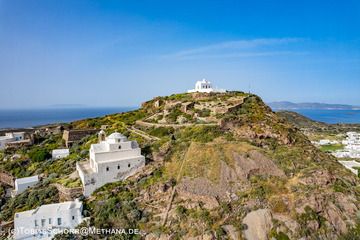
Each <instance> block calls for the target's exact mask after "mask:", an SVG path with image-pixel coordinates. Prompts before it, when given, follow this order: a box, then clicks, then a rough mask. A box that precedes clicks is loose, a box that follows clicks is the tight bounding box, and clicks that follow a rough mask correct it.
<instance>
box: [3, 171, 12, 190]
mask: <svg viewBox="0 0 360 240" xmlns="http://www.w3.org/2000/svg"><path fill="white" fill-rule="evenodd" d="M0 182H1V183H3V184H6V185H9V186H11V187H14V186H15V178H14V177H13V176H12V175H10V174H9V173H6V172H1V171H0Z"/></svg>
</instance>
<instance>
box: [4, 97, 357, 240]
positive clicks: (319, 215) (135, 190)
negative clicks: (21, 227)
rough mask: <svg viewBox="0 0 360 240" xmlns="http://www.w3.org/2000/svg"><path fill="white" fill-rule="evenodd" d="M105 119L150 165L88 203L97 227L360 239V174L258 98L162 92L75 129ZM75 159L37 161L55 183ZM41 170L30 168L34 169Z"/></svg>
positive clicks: (76, 151)
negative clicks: (132, 108)
mask: <svg viewBox="0 0 360 240" xmlns="http://www.w3.org/2000/svg"><path fill="white" fill-rule="evenodd" d="M103 125H106V126H107V128H106V131H107V132H108V133H111V132H113V131H120V132H122V133H124V134H126V135H127V136H129V138H130V139H136V140H137V141H138V142H139V143H140V145H141V147H142V151H143V154H145V155H146V158H147V166H146V167H145V169H144V171H143V172H142V173H140V174H137V175H136V176H133V177H131V178H130V179H128V180H127V181H125V182H120V183H114V184H108V185H106V186H104V187H103V188H101V189H99V190H98V191H96V192H95V193H94V195H93V196H92V197H90V198H89V199H86V200H84V201H85V202H86V209H85V212H86V214H87V215H88V216H89V217H91V224H92V225H94V226H97V227H114V228H116V227H120V228H121V227H127V228H139V229H140V230H141V231H142V232H143V233H144V234H143V236H142V238H144V239H356V237H358V236H359V235H358V234H359V231H360V225H359V217H360V216H359V210H360V209H359V206H360V187H359V182H360V181H359V179H358V178H357V177H356V176H355V175H353V174H352V173H351V172H350V171H348V170H346V169H345V168H344V167H342V166H341V165H340V164H339V163H337V161H336V159H335V158H334V157H332V156H330V155H328V154H326V153H323V152H321V151H319V150H318V149H317V148H315V147H314V146H313V145H312V144H311V142H310V141H309V140H308V138H307V137H306V136H305V135H304V134H303V133H302V132H301V131H300V130H299V129H298V128H297V127H296V126H294V125H293V124H292V123H290V122H289V121H288V120H286V118H284V117H282V116H280V115H278V114H276V113H274V112H273V111H272V110H271V109H270V108H269V107H268V106H267V105H265V104H264V102H263V101H262V100H261V99H260V98H259V97H258V96H256V95H253V94H247V93H243V92H227V93H210V94H204V93H202V94H199V93H193V94H175V95H171V96H167V97H156V98H154V99H152V100H150V101H148V102H145V103H143V104H142V107H141V108H140V109H139V110H136V111H132V112H128V113H123V114H114V115H108V116H105V117H101V118H95V119H87V120H81V121H76V122H73V123H71V124H70V127H72V128H89V127H91V128H100V126H103ZM47 141H50V140H47ZM95 141H96V136H92V137H88V138H86V139H83V140H82V141H81V142H80V143H79V144H78V145H75V146H73V147H72V149H71V152H72V156H75V155H76V156H78V157H79V158H81V156H84V154H86V152H85V153H84V151H85V150H86V149H88V147H89V145H90V144H91V143H94V142H95ZM51 144H55V143H54V142H51ZM45 146H47V145H45ZM75 162H76V160H75V161H70V160H69V161H68V162H67V164H68V165H67V166H66V168H65V167H64V166H61V167H60V166H58V168H55V167H54V166H53V165H52V164H50V165H49V163H37V165H36V166H38V167H39V168H40V169H42V170H37V173H39V172H40V173H42V174H44V175H46V176H50V175H52V174H54V172H52V169H57V170H54V171H57V172H56V174H57V176H56V177H54V176H53V178H52V180H51V181H52V182H54V181H56V180H54V179H64V178H65V179H67V176H68V175H69V174H71V172H72V171H74V168H75ZM54 164H59V163H54ZM12 166H14V163H12ZM31 166H32V165H31V163H30V164H28V165H26V164H22V165H21V167H22V169H25V170H26V169H28V171H29V172H30V173H31V171H34V170H33V168H34V167H33V166H32V167H31ZM45 166H46V167H45ZM49 166H50V168H49ZM2 168H3V169H5V170H6V169H7V170H8V171H12V170H11V169H10V167H9V166H7V165H4V166H2ZM30 173H29V174H30ZM14 174H15V175H16V174H20V173H19V172H17V173H15V172H14ZM45 187H46V186H44V188H45ZM28 194H29V193H28ZM21 197H24V196H19V197H18V198H21ZM14 201H16V199H15V200H14ZM14 201H13V202H11V201H10V202H8V203H6V204H5V207H3V209H5V212H8V211H10V210H9V208H10V207H12V208H14V209H15V210H16V209H24V208H26V207H24V203H18V202H16V203H15V202H14ZM23 201H25V200H23ZM25 202H26V201H25ZM33 205H34V204H32V206H33ZM6 216H10V215H9V214H8V215H5V216H4V214H2V215H1V217H3V218H6ZM97 237H99V236H94V238H97ZM136 237H137V236H135V238H136ZM63 239H68V238H66V236H63Z"/></svg>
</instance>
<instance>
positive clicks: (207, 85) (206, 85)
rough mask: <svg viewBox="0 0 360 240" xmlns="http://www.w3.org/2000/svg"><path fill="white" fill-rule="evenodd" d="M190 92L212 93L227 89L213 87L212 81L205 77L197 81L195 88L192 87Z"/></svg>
mask: <svg viewBox="0 0 360 240" xmlns="http://www.w3.org/2000/svg"><path fill="white" fill-rule="evenodd" d="M187 92H188V93H196V92H199V93H212V92H220V93H222V92H226V90H225V89H217V88H213V86H212V84H211V82H209V81H208V80H206V79H203V80H201V81H197V82H196V83H195V88H194V89H190V90H188V91H187Z"/></svg>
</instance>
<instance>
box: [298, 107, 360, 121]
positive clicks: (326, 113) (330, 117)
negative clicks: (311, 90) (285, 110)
mask: <svg viewBox="0 0 360 240" xmlns="http://www.w3.org/2000/svg"><path fill="white" fill-rule="evenodd" d="M291 111H294V112H297V113H299V114H301V115H303V116H305V117H308V118H310V119H312V120H315V121H319V122H325V123H330V124H335V123H357V124H360V110H327V109H297V110H291Z"/></svg>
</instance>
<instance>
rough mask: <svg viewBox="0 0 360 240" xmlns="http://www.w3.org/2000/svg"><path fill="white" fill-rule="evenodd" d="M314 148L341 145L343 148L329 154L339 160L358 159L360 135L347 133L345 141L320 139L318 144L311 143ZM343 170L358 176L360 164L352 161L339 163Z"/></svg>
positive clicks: (359, 155)
mask: <svg viewBox="0 0 360 240" xmlns="http://www.w3.org/2000/svg"><path fill="white" fill-rule="evenodd" d="M312 143H313V144H314V145H316V146H327V145H337V144H341V145H343V146H344V148H343V149H341V150H336V151H333V152H332V153H331V154H332V155H334V156H335V157H337V158H339V159H346V158H353V159H360V133H357V132H347V133H346V138H345V140H342V141H336V140H328V139H322V140H320V141H318V142H312ZM339 163H341V164H342V165H343V166H344V167H345V168H347V169H349V170H350V171H351V172H352V173H354V174H356V175H357V174H358V172H359V170H358V169H360V162H357V161H355V160H352V161H339Z"/></svg>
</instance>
